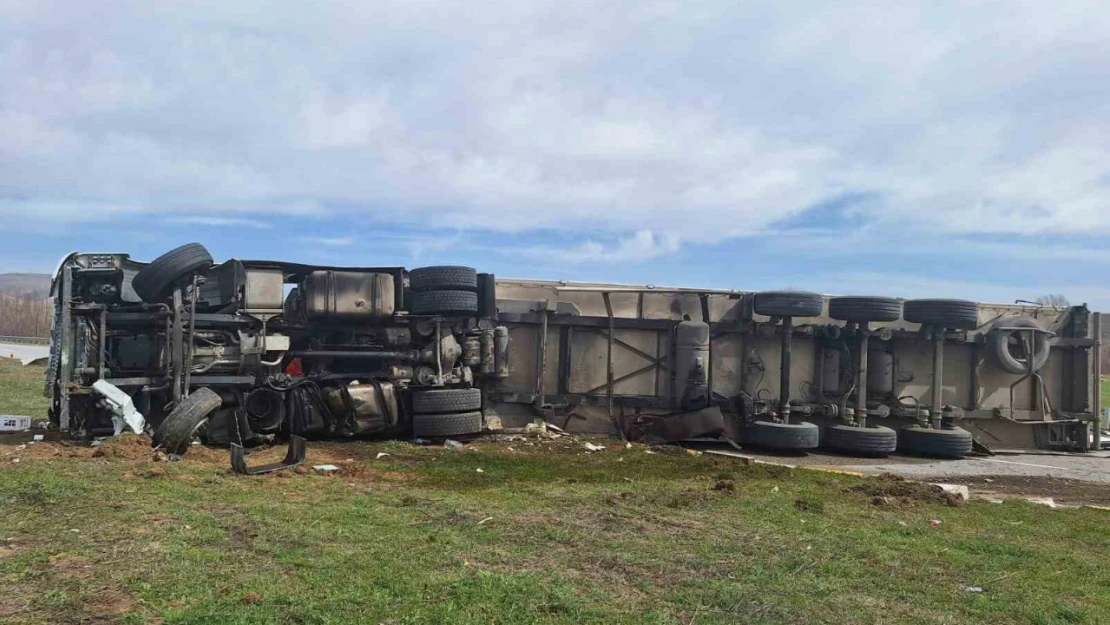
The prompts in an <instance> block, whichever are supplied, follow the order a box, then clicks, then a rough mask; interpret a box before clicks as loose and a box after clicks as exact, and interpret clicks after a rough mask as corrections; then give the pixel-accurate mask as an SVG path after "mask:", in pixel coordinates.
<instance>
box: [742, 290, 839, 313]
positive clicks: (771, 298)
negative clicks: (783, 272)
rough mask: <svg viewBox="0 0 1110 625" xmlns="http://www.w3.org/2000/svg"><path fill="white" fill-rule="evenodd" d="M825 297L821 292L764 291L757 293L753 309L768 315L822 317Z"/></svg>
mask: <svg viewBox="0 0 1110 625" xmlns="http://www.w3.org/2000/svg"><path fill="white" fill-rule="evenodd" d="M824 307H825V298H824V296H822V295H821V294H820V293H805V292H800V291H799V292H793V291H764V292H762V293H756V294H755V299H754V301H753V302H752V309H753V310H754V311H755V312H756V314H758V315H767V316H768V317H820V316H821V311H822V310H823V309H824Z"/></svg>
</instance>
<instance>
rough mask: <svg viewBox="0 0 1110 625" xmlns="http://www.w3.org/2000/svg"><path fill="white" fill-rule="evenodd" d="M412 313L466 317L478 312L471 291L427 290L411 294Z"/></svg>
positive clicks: (474, 295)
mask: <svg viewBox="0 0 1110 625" xmlns="http://www.w3.org/2000/svg"><path fill="white" fill-rule="evenodd" d="M412 314H414V315H445V316H459V317H468V316H473V315H476V314H478V294H477V293H475V292H473V291H427V292H425V293H413V294H412Z"/></svg>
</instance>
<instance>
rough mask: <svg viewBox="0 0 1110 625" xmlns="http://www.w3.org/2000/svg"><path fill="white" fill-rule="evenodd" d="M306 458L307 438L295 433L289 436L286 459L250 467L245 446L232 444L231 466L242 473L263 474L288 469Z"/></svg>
mask: <svg viewBox="0 0 1110 625" xmlns="http://www.w3.org/2000/svg"><path fill="white" fill-rule="evenodd" d="M304 458H305V440H304V439H303V438H301V437H300V436H297V435H295V434H294V435H290V436H289V451H287V452H286V453H285V459H284V460H282V461H281V462H275V463H273V464H264V465H262V466H258V467H248V466H247V454H246V452H245V451H243V446H242V445H238V444H236V443H232V444H231V468H232V469H233V470H234V471H235V472H236V473H239V474H241V475H261V474H263V473H270V472H271V471H278V470H280V469H288V468H290V467H295V466H297V465H298V464H301V463H302V462H304Z"/></svg>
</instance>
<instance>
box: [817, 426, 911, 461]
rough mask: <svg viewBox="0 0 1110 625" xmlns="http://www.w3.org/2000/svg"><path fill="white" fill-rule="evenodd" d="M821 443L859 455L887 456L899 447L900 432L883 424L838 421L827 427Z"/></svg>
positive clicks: (830, 447)
mask: <svg viewBox="0 0 1110 625" xmlns="http://www.w3.org/2000/svg"><path fill="white" fill-rule="evenodd" d="M821 444H822V445H824V446H825V447H827V448H829V449H832V450H833V451H839V452H843V453H846V454H852V455H858V456H885V455H887V454H889V453H890V452H892V451H894V450H895V449H897V448H898V433H897V432H895V431H894V430H892V429H890V428H888V427H883V426H881V425H878V426H874V427H862V428H861V427H857V426H852V425H845V424H843V423H837V424H835V425H830V426H828V427H826V428H825V432H824V434H823V435H822V436H821Z"/></svg>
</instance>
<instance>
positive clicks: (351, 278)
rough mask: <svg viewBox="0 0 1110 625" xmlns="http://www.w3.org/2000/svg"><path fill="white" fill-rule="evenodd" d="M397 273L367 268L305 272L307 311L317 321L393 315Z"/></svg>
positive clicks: (365, 318)
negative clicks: (364, 269) (369, 270)
mask: <svg viewBox="0 0 1110 625" xmlns="http://www.w3.org/2000/svg"><path fill="white" fill-rule="evenodd" d="M394 289H395V285H394V282H393V276H392V275H390V274H388V273H371V272H363V271H329V270H320V271H313V272H312V273H310V274H308V275H307V276H305V278H304V281H303V282H302V283H301V287H300V291H301V292H302V293H303V294H304V313H305V315H306V316H307V317H308V318H309V319H311V320H314V321H381V320H385V319H388V318H389V317H392V316H393V309H394V306H395V303H396V300H395V298H394V293H395V291H394Z"/></svg>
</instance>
